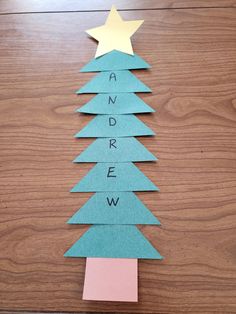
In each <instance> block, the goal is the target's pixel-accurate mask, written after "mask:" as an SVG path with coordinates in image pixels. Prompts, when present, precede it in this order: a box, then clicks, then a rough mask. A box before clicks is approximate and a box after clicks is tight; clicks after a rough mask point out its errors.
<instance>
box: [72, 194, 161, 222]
mask: <svg viewBox="0 0 236 314" xmlns="http://www.w3.org/2000/svg"><path fill="white" fill-rule="evenodd" d="M68 223H69V224H85V225H86V224H104V225H105V224H108V225H113V224H115V225H116V224H117V225H138V224H143V225H145V224H149V225H160V221H159V220H158V219H157V218H156V217H155V216H154V215H153V214H152V213H151V212H150V210H149V209H147V207H146V206H145V205H144V204H143V203H142V202H141V201H140V200H139V198H138V197H137V196H136V195H135V194H134V193H132V192H103V193H95V194H94V195H93V196H92V197H91V198H90V199H89V200H88V201H87V202H86V203H85V204H84V205H83V206H82V207H81V208H80V209H79V210H78V211H77V212H76V213H75V214H74V215H73V216H72V217H71V218H70V219H69V220H68Z"/></svg>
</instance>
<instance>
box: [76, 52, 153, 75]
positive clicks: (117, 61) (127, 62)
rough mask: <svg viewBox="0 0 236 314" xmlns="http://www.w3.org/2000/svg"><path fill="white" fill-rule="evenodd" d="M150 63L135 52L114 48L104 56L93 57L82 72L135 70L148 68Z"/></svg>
mask: <svg viewBox="0 0 236 314" xmlns="http://www.w3.org/2000/svg"><path fill="white" fill-rule="evenodd" d="M148 68H150V65H149V64H148V63H147V62H146V61H144V60H143V59H142V58H140V57H139V56H138V55H136V54H134V55H133V56H132V55H128V54H127V53H123V52H120V51H117V50H113V51H111V52H109V53H107V54H105V55H103V56H102V57H99V58H97V59H92V61H90V62H89V63H87V64H86V65H85V66H84V67H83V68H82V69H81V70H80V72H100V71H111V70H112V71H114V70H135V69H148Z"/></svg>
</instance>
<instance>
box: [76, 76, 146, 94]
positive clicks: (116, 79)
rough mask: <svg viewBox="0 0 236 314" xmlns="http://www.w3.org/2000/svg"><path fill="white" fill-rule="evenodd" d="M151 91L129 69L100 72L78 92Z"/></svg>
mask: <svg viewBox="0 0 236 314" xmlns="http://www.w3.org/2000/svg"><path fill="white" fill-rule="evenodd" d="M135 92H144V93H148V92H151V90H150V88H149V87H147V86H146V85H145V84H143V83H142V82H141V81H140V80H139V79H138V78H137V77H136V76H135V75H133V74H132V73H131V72H130V71H128V70H123V71H113V72H112V71H106V72H100V73H99V74H97V75H96V76H95V77H94V78H92V79H91V80H90V81H89V82H88V83H87V84H85V85H84V86H83V87H81V88H80V89H79V90H78V91H77V92H76V93H77V94H94V93H95V94H97V93H135Z"/></svg>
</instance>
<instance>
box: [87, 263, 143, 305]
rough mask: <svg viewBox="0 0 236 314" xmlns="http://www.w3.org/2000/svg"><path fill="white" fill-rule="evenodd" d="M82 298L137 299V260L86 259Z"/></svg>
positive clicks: (98, 299) (135, 300) (96, 299)
mask: <svg viewBox="0 0 236 314" xmlns="http://www.w3.org/2000/svg"><path fill="white" fill-rule="evenodd" d="M83 300H94V301H123V302H137V301H138V260H137V259H133V258H90V257H88V258H87V259H86V270H85V279H84V290H83Z"/></svg>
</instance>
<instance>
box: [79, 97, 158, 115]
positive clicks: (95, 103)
mask: <svg viewBox="0 0 236 314" xmlns="http://www.w3.org/2000/svg"><path fill="white" fill-rule="evenodd" d="M124 104H125V105H124ZM76 111H77V112H83V113H90V114H130V113H146V112H154V111H155V110H153V109H152V108H151V107H149V106H148V105H147V104H145V102H144V101H143V100H142V99H141V98H140V97H138V96H137V95H135V94H134V93H117V94H97V95H96V96H95V97H93V98H92V99H91V100H90V101H89V102H88V103H87V104H85V105H84V106H82V107H81V108H80V109H77V110H76Z"/></svg>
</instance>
